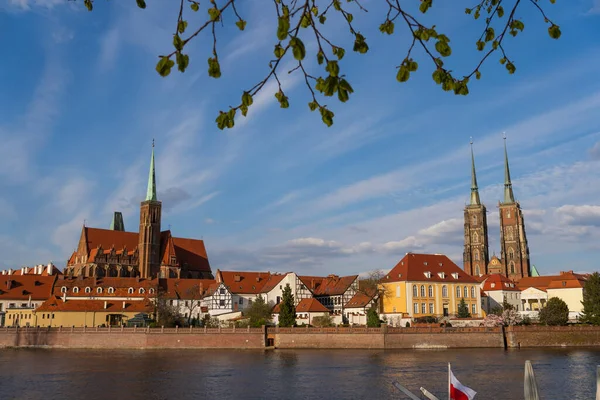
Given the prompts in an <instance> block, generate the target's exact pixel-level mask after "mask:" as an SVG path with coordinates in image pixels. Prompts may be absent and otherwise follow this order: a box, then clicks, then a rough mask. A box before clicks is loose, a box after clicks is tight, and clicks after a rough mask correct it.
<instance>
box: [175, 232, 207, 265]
mask: <svg viewBox="0 0 600 400" xmlns="http://www.w3.org/2000/svg"><path fill="white" fill-rule="evenodd" d="M173 244H174V245H175V255H176V257H177V262H178V263H179V265H181V266H184V265H186V264H187V267H188V269H190V270H193V271H200V272H208V271H210V270H211V269H210V263H209V262H208V255H207V254H206V247H204V240H199V239H188V238H178V237H174V238H173Z"/></svg>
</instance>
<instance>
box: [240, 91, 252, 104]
mask: <svg viewBox="0 0 600 400" xmlns="http://www.w3.org/2000/svg"><path fill="white" fill-rule="evenodd" d="M253 102H254V100H253V99H252V95H251V94H250V93H248V92H244V93H243V94H242V104H243V105H245V106H246V107H248V106H251V105H252V103H253Z"/></svg>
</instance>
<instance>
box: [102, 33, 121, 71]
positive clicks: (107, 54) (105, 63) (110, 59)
mask: <svg viewBox="0 0 600 400" xmlns="http://www.w3.org/2000/svg"><path fill="white" fill-rule="evenodd" d="M120 42H121V38H120V33H119V28H118V27H113V28H111V29H110V30H108V32H106V33H105V34H104V36H103V37H102V39H101V40H100V61H99V62H100V66H101V68H102V69H104V70H108V69H111V68H112V67H114V65H115V62H116V60H117V55H118V52H119V44H120Z"/></svg>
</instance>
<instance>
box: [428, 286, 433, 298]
mask: <svg viewBox="0 0 600 400" xmlns="http://www.w3.org/2000/svg"><path fill="white" fill-rule="evenodd" d="M428 291H429V297H433V286H431V285H429V288H428Z"/></svg>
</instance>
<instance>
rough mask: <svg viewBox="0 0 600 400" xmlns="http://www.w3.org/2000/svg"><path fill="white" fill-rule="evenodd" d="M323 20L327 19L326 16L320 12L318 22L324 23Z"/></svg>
mask: <svg viewBox="0 0 600 400" xmlns="http://www.w3.org/2000/svg"><path fill="white" fill-rule="evenodd" d="M325 21H327V17H326V16H325V14H322V15H321V16H320V17H319V22H320V23H321V24H324V23H325Z"/></svg>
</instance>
